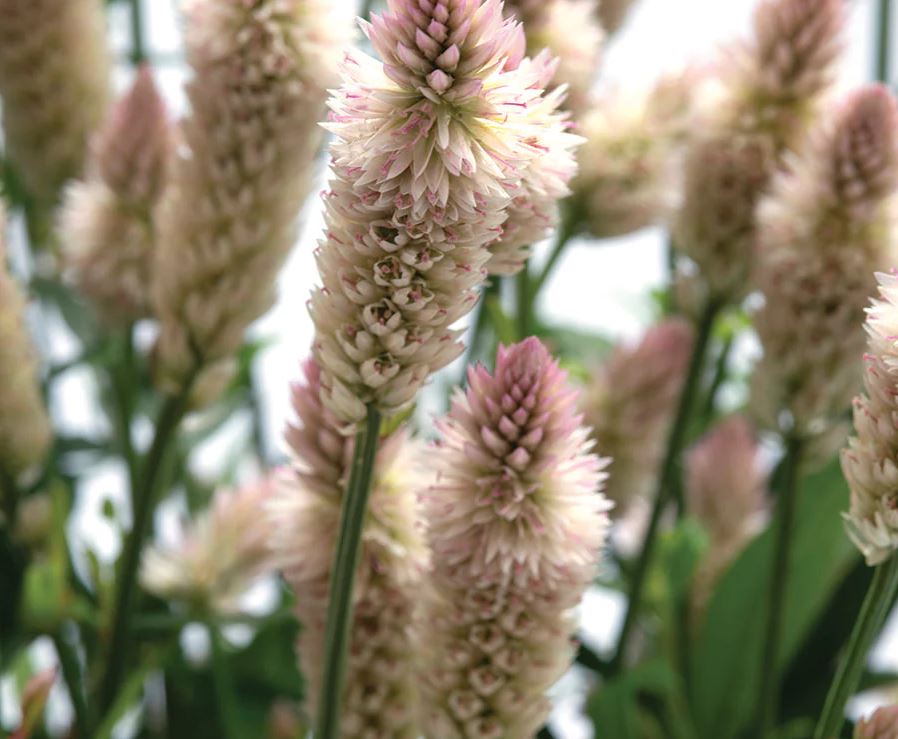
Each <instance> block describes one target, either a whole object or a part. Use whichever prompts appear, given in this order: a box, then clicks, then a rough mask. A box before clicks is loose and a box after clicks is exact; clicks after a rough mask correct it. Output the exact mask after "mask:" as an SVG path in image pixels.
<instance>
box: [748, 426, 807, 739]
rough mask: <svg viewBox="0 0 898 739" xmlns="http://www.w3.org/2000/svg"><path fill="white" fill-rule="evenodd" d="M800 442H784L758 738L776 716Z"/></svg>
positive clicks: (761, 679) (773, 721) (765, 638)
mask: <svg viewBox="0 0 898 739" xmlns="http://www.w3.org/2000/svg"><path fill="white" fill-rule="evenodd" d="M801 450H802V447H801V441H800V440H799V439H798V438H796V437H794V436H793V437H790V438H789V439H787V441H786V456H785V458H784V469H783V473H782V474H783V478H782V479H783V482H782V488H781V490H780V494H779V500H778V501H777V506H776V511H775V513H774V516H775V518H774V522H773V526H774V532H775V534H774V536H775V539H774V551H773V560H772V562H771V571H770V594H769V596H768V602H767V623H766V626H765V630H764V651H763V657H762V661H761V668H762V669H761V673H760V676H759V681H760V691H759V694H758V716H760V727H761V731H760V734H758V736H759V737H762V738H763V737H767V736H770V735H771V732H772V730H773V727H774V726H775V725H776V721H777V716H778V713H779V691H780V679H779V677H780V675H779V672H780V671H779V657H780V642H781V641H782V630H783V617H784V615H785V596H786V585H787V584H788V581H789V551H790V543H791V540H792V530H793V529H794V527H795V505H796V502H797V497H798V469H799V466H800V464H801Z"/></svg>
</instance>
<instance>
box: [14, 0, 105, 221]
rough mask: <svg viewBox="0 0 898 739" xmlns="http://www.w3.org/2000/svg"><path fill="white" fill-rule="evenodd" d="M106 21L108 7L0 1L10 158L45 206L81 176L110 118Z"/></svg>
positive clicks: (79, 1) (74, 1)
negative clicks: (97, 133)
mask: <svg viewBox="0 0 898 739" xmlns="http://www.w3.org/2000/svg"><path fill="white" fill-rule="evenodd" d="M104 18H105V14H104V3H103V2H102V0H0V96H2V98H3V128H4V133H5V137H6V141H5V143H6V146H5V151H6V153H7V155H8V156H9V158H10V160H11V162H12V164H13V165H14V167H15V168H16V173H17V175H18V176H19V177H20V178H21V180H22V182H23V183H24V184H25V186H26V189H27V190H28V193H29V194H30V195H31V196H32V197H33V198H36V199H37V200H38V201H41V203H43V204H44V205H52V204H53V203H54V202H55V200H56V197H57V195H58V194H59V191H60V189H61V188H62V186H63V184H65V182H66V181H67V180H69V179H71V178H73V177H77V176H79V175H80V174H81V172H82V167H83V165H84V161H85V158H86V156H87V148H88V139H89V137H90V135H91V134H92V133H93V132H94V130H96V128H97V127H98V126H99V124H100V122H101V121H102V119H103V116H104V114H105V112H106V105H107V102H108V96H109V87H110V82H109V76H110V59H109V52H108V49H107V46H106V38H105V20H104Z"/></svg>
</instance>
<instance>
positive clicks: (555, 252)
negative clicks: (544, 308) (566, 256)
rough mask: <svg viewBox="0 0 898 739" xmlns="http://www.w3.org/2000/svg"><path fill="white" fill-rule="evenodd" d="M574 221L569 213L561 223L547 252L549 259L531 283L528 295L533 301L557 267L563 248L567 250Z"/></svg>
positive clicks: (572, 234) (573, 230)
mask: <svg viewBox="0 0 898 739" xmlns="http://www.w3.org/2000/svg"><path fill="white" fill-rule="evenodd" d="M576 221H577V218H576V217H575V216H573V215H571V214H570V213H568V214H567V215H566V216H565V218H564V220H563V221H562V224H561V228H560V229H559V230H558V236H557V237H556V239H555V243H554V244H553V245H552V251H550V252H549V257H548V258H547V259H546V263H545V264H544V265H543V268H542V270H541V271H540V273H539V276H538V277H537V278H535V279H534V280H532V281H531V282H532V285H531V288H530V295H531V297H532V299H533V300H534V301H536V298H537V296H538V295H539V294H540V292H541V291H542V289H543V288H544V287H545V285H546V282H547V281H548V279H549V277H551V276H552V272H554V271H555V267H556V266H557V265H558V260H559V259H560V258H561V255H562V254H563V253H564V250H565V248H567V245H568V243H569V242H570V240H571V238H573V236H574V233H575V231H576V227H575V225H574V224H575V223H576Z"/></svg>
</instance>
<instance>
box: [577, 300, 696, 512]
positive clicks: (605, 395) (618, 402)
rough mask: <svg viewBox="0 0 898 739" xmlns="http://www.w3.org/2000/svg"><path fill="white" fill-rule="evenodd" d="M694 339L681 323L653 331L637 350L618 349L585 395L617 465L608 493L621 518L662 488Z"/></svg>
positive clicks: (588, 414) (599, 440)
mask: <svg viewBox="0 0 898 739" xmlns="http://www.w3.org/2000/svg"><path fill="white" fill-rule="evenodd" d="M693 334H694V332H693V330H692V327H691V326H690V325H689V323H688V322H686V321H684V320H682V319H679V318H672V319H669V320H667V321H664V322H662V323H659V324H657V325H656V326H653V327H652V328H650V329H649V330H648V331H647V332H646V334H645V336H643V337H642V338H641V340H640V341H639V343H637V344H636V345H634V346H620V347H618V348H617V349H615V351H614V353H613V354H612V355H611V357H610V358H609V359H608V360H607V361H606V362H605V364H604V365H603V366H602V367H600V368H599V370H598V372H596V374H595V375H594V376H593V378H592V379H591V380H590V382H589V384H588V385H587V387H586V390H585V392H584V394H583V397H582V401H581V408H582V410H583V413H584V418H585V420H586V423H587V425H588V426H589V427H591V428H592V436H593V438H594V439H595V442H596V446H597V448H598V449H601V450H602V453H604V454H607V455H608V456H609V457H611V460H612V461H611V467H610V468H609V473H610V475H609V480H608V482H607V484H606V487H605V494H606V495H607V496H608V497H609V498H610V499H611V500H612V501H613V502H614V504H615V510H614V515H615V516H616V517H621V516H623V515H624V514H625V513H626V511H627V510H628V509H629V508H630V506H631V504H633V503H634V502H635V501H637V500H639V499H647V498H648V497H649V495H650V494H651V492H652V490H653V488H654V486H655V485H656V484H657V479H658V471H659V469H660V465H661V460H662V458H663V456H664V452H665V444H666V442H667V438H668V434H669V433H670V427H671V424H672V423H673V420H674V415H675V413H676V408H677V404H678V401H679V398H680V394H681V392H682V388H683V382H684V380H685V377H686V371H687V369H688V366H689V357H690V354H691V352H692V347H693Z"/></svg>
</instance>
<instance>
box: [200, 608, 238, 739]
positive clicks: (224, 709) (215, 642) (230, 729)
mask: <svg viewBox="0 0 898 739" xmlns="http://www.w3.org/2000/svg"><path fill="white" fill-rule="evenodd" d="M206 628H207V629H208V630H209V645H210V649H211V652H212V682H213V683H214V688H215V701H216V703H217V708H218V725H219V728H220V729H221V734H220V736H221V737H222V739H237V737H238V736H239V732H238V731H237V720H238V719H237V716H236V711H235V709H236V706H237V703H236V695H237V693H236V691H235V690H234V680H233V677H232V675H231V670H230V666H229V665H228V662H227V655H226V654H225V645H224V639H223V638H222V636H221V631H220V630H219V628H218V626H216V625H215V624H212V623H210V624H207V625H206Z"/></svg>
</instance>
